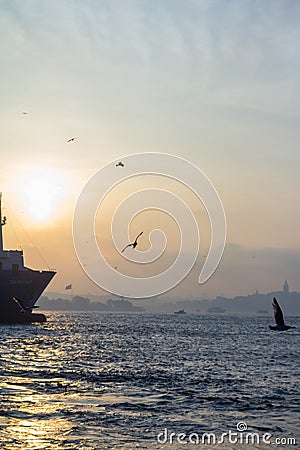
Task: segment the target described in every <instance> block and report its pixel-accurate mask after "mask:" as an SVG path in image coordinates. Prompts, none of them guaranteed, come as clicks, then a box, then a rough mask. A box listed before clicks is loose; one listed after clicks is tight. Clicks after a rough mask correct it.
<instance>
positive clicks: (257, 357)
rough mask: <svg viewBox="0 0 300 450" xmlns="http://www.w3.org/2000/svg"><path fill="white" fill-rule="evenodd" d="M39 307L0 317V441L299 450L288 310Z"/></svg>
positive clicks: (32, 445)
mask: <svg viewBox="0 0 300 450" xmlns="http://www.w3.org/2000/svg"><path fill="white" fill-rule="evenodd" d="M47 316H48V321H47V322H46V323H43V324H29V325H2V326H1V327H0V331H1V341H0V349H1V350H0V399H1V405H0V428H1V435H0V448H1V449H7V450H13V449H22V450H23V449H38V450H41V449H135V448H139V449H214V448H219V449H220V448H224V449H247V448H249V449H250V448H260V449H267V448H269V449H270V448H272V449H274V448H275V449H283V448H284V449H296V448H300V437H299V412H300V405H299V403H300V402H299V382H300V377H299V375H300V374H299V336H300V319H299V318H289V319H288V318H287V320H286V321H287V323H290V324H294V325H296V326H297V328H296V329H292V330H289V331H288V332H272V331H269V329H268V324H269V323H271V324H272V322H273V318H272V317H237V316H228V315H224V314H220V315H215V316H208V315H189V314H187V315H172V314H169V315H168V314H165V315H164V314H157V315H151V314H136V315H133V314H101V313H92V312H88V313H69V312H62V313H47ZM247 433H248V435H247ZM246 435H247V436H246ZM246 438H247V439H248V440H247V441H246Z"/></svg>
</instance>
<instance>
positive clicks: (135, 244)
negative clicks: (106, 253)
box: [121, 231, 143, 253]
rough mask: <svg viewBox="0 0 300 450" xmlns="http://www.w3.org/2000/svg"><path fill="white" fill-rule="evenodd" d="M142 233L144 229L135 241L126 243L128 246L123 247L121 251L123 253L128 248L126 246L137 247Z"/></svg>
mask: <svg viewBox="0 0 300 450" xmlns="http://www.w3.org/2000/svg"><path fill="white" fill-rule="evenodd" d="M142 234H143V231H141V232H140V233H139V234H138V235H137V237H136V238H135V241H134V242H132V243H131V244H128V245H126V247H124V248H123V250H122V252H121V253H123V252H124V251H125V250H126V248H128V247H132V248H135V247H136V246H137V244H138V243H137V241H138V238H139V237H140V236H141V235H142Z"/></svg>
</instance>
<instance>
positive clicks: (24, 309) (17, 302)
mask: <svg viewBox="0 0 300 450" xmlns="http://www.w3.org/2000/svg"><path fill="white" fill-rule="evenodd" d="M12 299H13V301H14V302H16V304H17V305H18V306H19V308H20V311H21V313H23V314H24V313H26V311H31V310H32V309H33V308H38V306H24V305H23V303H22V301H21V300H20V299H19V298H17V297H13V298H12Z"/></svg>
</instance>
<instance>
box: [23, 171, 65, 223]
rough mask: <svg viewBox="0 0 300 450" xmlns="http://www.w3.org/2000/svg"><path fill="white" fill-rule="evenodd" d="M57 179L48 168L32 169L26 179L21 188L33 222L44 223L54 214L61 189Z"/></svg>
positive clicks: (54, 173) (53, 172) (56, 175)
mask: <svg viewBox="0 0 300 450" xmlns="http://www.w3.org/2000/svg"><path fill="white" fill-rule="evenodd" d="M59 178H60V177H59V176H58V174H57V173H56V172H55V171H54V170H51V169H48V168H44V169H43V168H40V169H33V170H32V171H30V173H29V174H28V177H26V180H25V183H24V185H23V186H24V193H25V195H26V200H27V211H28V213H29V214H30V215H31V217H32V219H34V220H35V221H38V222H43V221H46V220H48V219H50V218H51V216H52V215H53V214H54V213H55V209H56V204H57V199H58V196H59V193H60V191H61V189H62V187H61V184H60V180H59Z"/></svg>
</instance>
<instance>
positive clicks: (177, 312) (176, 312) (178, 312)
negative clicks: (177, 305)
mask: <svg viewBox="0 0 300 450" xmlns="http://www.w3.org/2000/svg"><path fill="white" fill-rule="evenodd" d="M174 314H186V312H185V310H184V309H179V310H178V311H175V312H174Z"/></svg>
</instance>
